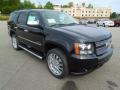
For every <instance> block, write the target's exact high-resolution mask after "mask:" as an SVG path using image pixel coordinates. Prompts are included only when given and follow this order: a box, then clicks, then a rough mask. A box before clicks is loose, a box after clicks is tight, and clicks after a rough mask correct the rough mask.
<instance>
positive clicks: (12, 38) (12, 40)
mask: <svg viewBox="0 0 120 90" xmlns="http://www.w3.org/2000/svg"><path fill="white" fill-rule="evenodd" d="M14 40H15V41H16V45H14V42H15V41H14ZM11 42H12V47H13V48H14V49H15V50H20V49H21V48H20V47H19V42H18V40H17V38H16V35H15V34H13V35H12V36H11Z"/></svg>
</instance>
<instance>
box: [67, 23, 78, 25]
mask: <svg viewBox="0 0 120 90" xmlns="http://www.w3.org/2000/svg"><path fill="white" fill-rule="evenodd" d="M68 25H78V24H77V23H70V24H68Z"/></svg>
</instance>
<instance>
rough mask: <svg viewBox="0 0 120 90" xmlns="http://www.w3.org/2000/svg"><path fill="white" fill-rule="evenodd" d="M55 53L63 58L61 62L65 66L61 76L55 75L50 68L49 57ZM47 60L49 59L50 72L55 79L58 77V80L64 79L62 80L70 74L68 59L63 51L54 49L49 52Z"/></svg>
mask: <svg viewBox="0 0 120 90" xmlns="http://www.w3.org/2000/svg"><path fill="white" fill-rule="evenodd" d="M53 53H54V54H56V55H58V56H59V57H60V58H61V61H62V64H63V71H62V73H61V74H60V75H56V74H54V73H53V72H52V70H51V69H50V67H49V59H48V58H49V55H51V54H53ZM46 59H47V67H48V70H49V72H50V73H51V74H52V75H53V76H54V77H56V78H58V79H62V78H64V77H66V76H67V75H68V74H69V70H68V62H67V57H66V55H65V53H64V52H63V51H61V50H60V49H58V48H54V49H52V50H50V51H48V53H47V57H46Z"/></svg>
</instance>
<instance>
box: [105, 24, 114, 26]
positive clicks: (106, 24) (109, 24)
mask: <svg viewBox="0 0 120 90" xmlns="http://www.w3.org/2000/svg"><path fill="white" fill-rule="evenodd" d="M105 25H106V26H114V23H109V24H105Z"/></svg>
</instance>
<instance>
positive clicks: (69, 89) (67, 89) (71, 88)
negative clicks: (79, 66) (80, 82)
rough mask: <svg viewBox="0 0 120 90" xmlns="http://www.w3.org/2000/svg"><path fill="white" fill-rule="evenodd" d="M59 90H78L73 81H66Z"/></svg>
mask: <svg viewBox="0 0 120 90" xmlns="http://www.w3.org/2000/svg"><path fill="white" fill-rule="evenodd" d="M61 90H78V88H77V86H76V83H75V82H74V81H67V82H65V84H64V85H63V87H62V89H61Z"/></svg>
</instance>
